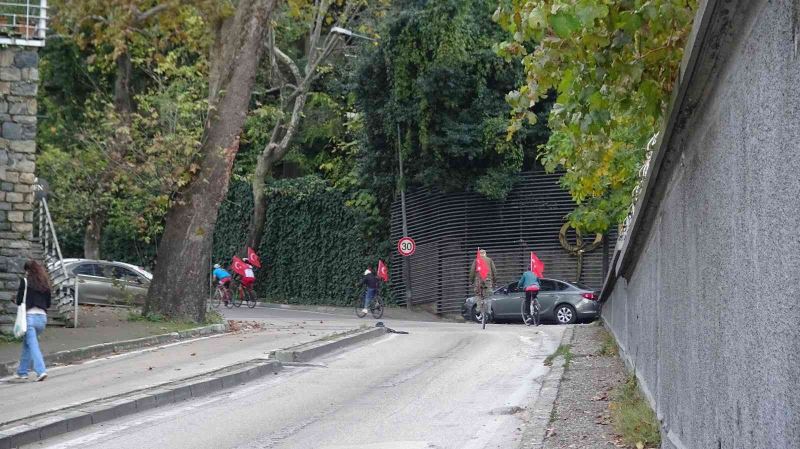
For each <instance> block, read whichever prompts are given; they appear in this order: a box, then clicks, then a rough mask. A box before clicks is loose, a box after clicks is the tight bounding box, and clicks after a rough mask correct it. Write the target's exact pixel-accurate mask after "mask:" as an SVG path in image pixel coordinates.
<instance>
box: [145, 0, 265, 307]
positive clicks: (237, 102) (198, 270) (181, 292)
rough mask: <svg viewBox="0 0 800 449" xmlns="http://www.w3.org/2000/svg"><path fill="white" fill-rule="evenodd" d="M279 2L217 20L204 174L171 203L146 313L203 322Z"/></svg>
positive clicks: (247, 6)
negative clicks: (219, 233)
mask: <svg viewBox="0 0 800 449" xmlns="http://www.w3.org/2000/svg"><path fill="white" fill-rule="evenodd" d="M275 4H276V0H240V1H238V2H237V3H236V4H235V8H234V9H233V10H232V11H230V10H228V11H218V12H221V13H224V14H218V15H217V16H211V18H210V19H209V20H208V23H209V24H210V25H211V35H212V36H213V39H214V41H213V45H212V46H211V51H210V57H209V62H210V71H209V89H208V92H209V97H208V105H209V113H208V118H207V120H206V123H205V127H204V134H203V139H202V145H201V147H200V151H199V161H198V171H197V174H196V175H195V176H194V177H193V178H192V179H191V181H190V182H189V183H188V184H187V185H186V186H185V188H183V189H182V190H181V191H180V192H179V193H178V195H177V197H176V198H175V200H174V201H173V202H172V204H171V206H170V208H169V211H168V212H167V215H166V223H165V227H164V234H163V236H162V238H161V242H160V244H159V247H158V256H157V257H158V259H157V262H156V268H155V272H154V277H153V282H152V283H151V284H150V290H149V292H148V296H147V301H146V303H145V310H144V313H146V314H147V313H158V314H161V315H164V316H168V317H171V318H179V319H190V320H196V321H202V320H204V318H205V312H206V309H205V302H206V298H207V295H208V291H207V287H206V285H204V283H203V282H198V281H199V280H201V279H206V277H207V276H208V269H209V263H210V256H211V245H212V239H213V234H214V226H215V224H216V220H217V213H218V210H219V206H220V203H221V202H222V200H223V198H224V197H225V193H226V192H227V189H228V183H229V180H230V174H231V168H232V165H233V161H234V158H235V156H236V153H237V151H238V149H239V139H240V136H241V132H242V125H243V124H244V121H245V117H246V115H247V111H248V106H249V103H250V96H251V93H252V90H253V85H254V83H255V78H256V71H257V69H258V67H259V64H260V62H261V58H262V55H263V53H264V43H265V38H266V35H267V29H268V24H269V22H270V19H271V15H272V12H273V10H274V8H275Z"/></svg>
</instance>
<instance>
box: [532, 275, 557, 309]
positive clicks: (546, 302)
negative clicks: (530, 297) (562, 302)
mask: <svg viewBox="0 0 800 449" xmlns="http://www.w3.org/2000/svg"><path fill="white" fill-rule="evenodd" d="M557 290H558V289H557V286H556V282H555V281H553V280H550V279H539V295H537V296H536V299H537V300H538V301H539V315H540V316H542V317H544V316H551V315H552V314H553V307H554V306H555V304H556V300H557V298H558V292H557Z"/></svg>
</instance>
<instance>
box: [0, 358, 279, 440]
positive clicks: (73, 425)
mask: <svg viewBox="0 0 800 449" xmlns="http://www.w3.org/2000/svg"><path fill="white" fill-rule="evenodd" d="M281 368H282V365H281V363H280V362H278V361H275V360H267V359H255V360H251V361H249V362H244V363H240V364H237V365H233V366H230V367H226V368H222V369H220V370H217V371H212V372H210V373H206V374H202V375H200V376H197V377H193V378H189V379H184V380H181V381H177V382H173V383H167V384H163V385H158V386H155V387H151V388H146V389H142V390H136V391H132V392H129V393H126V394H123V395H120V396H113V397H110V398H104V399H99V400H97V401H91V402H87V403H85V404H81V405H77V406H73V407H67V408H63V409H60V410H55V411H52V412H49V413H45V414H42V415H38V416H33V417H28V418H22V419H20V420H18V421H15V422H12V423H9V424H8V425H7V426H5V427H2V428H0V449H10V448H12V447H18V446H22V445H25V444H30V443H35V442H37V441H41V440H45V439H48V438H51V437H54V436H57V435H61V434H64V433H67V432H72V431H75V430H78V429H81V428H83V427H88V426H91V425H94V424H99V423H102V422H105V421H110V420H112V419H116V418H119V417H122V416H126V415H130V414H133V413H138V412H143V411H146V410H150V409H153V408H156V407H162V406H165V405H169V404H174V403H176V402H180V401H183V400H186V399H190V398H198V397H202V396H208V395H209V394H211V393H214V392H216V391H219V390H223V389H227V388H231V387H233V386H236V385H241V384H244V383H247V382H250V381H252V380H255V379H258V378H260V377H264V376H266V375H267V374H270V373H274V374H277V373H278V371H280V369H281Z"/></svg>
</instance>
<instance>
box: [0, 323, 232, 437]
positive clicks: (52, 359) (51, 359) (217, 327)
mask: <svg viewBox="0 0 800 449" xmlns="http://www.w3.org/2000/svg"><path fill="white" fill-rule="evenodd" d="M225 332H228V324H227V323H226V324H212V325H210V326H203V327H196V328H194V329H188V330H185V331H180V332H171V333H169V334H161V335H152V336H150V337H142V338H135V339H133V340H123V341H112V342H109V343H100V344H97V345H92V346H85V347H83V348H76V349H68V350H66V351H59V352H54V353H52V354H47V355H45V356H44V362H45V364H46V365H68V364H71V363H75V362H79V361H82V360H88V359H91V358H94V357H102V356H106V355H109V354H116V353H120V352H127V351H131V350H134V349H141V348H146V347H148V346H160V345H163V344H167V343H174V342H176V341H180V340H186V339H188V338H197V337H203V336H206V335H214V334H222V333H225ZM18 364H19V361H18V360H13V361H6V362H0V377H4V376H10V375H11V374H14V371H15V370H16V368H17V365H18ZM0 449H2V446H0Z"/></svg>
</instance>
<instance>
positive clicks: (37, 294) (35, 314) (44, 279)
mask: <svg viewBox="0 0 800 449" xmlns="http://www.w3.org/2000/svg"><path fill="white" fill-rule="evenodd" d="M25 277H26V278H27V284H26V282H25V280H23V279H20V281H19V290H18V291H17V301H16V302H17V305H18V306H21V305H22V298H23V296H24V297H25V309H26V313H27V322H28V331H27V332H26V333H25V337H24V340H23V342H22V355H21V356H20V359H19V368H17V373H16V375H15V376H14V377H15V378H17V379H25V380H27V379H28V370H29V369H30V367H31V365H33V370H34V371H35V372H36V381H37V382H40V381H43V380H45V379H46V378H47V369H46V368H45V366H44V357H42V351H41V349H39V337H38V336H39V334H41V333H42V332H44V328H45V326H46V325H47V309H49V308H50V301H51V297H50V277H49V276H48V275H47V271H46V270H45V269H44V267H42V266H41V265H40V264H39V263H38V262H36V261H35V260H29V261H27V262H25ZM26 285H27V287H26ZM26 289H27V294H25V290H26Z"/></svg>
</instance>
